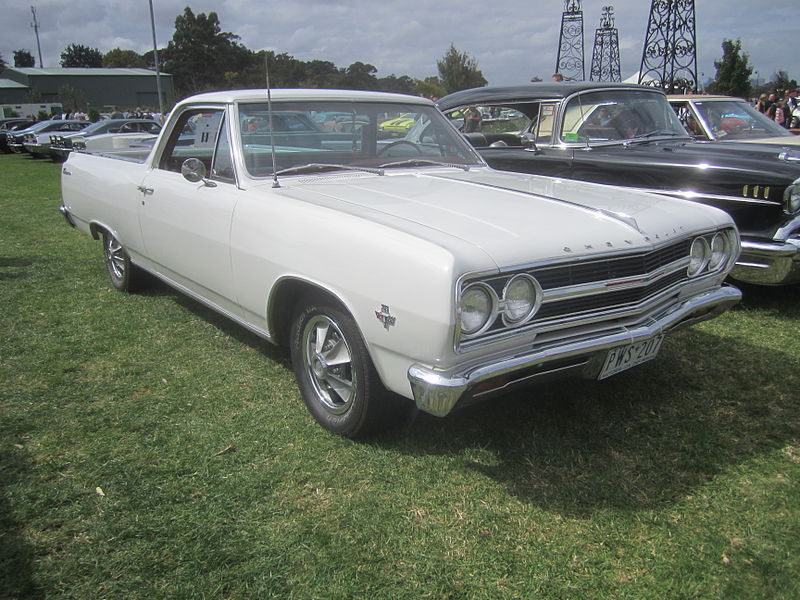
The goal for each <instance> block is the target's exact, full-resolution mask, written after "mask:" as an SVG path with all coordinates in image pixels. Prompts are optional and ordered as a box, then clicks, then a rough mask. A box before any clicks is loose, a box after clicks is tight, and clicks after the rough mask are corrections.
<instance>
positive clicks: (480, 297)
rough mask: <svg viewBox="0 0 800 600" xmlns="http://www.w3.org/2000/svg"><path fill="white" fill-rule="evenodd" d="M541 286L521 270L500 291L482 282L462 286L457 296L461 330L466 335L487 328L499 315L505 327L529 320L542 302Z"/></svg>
mask: <svg viewBox="0 0 800 600" xmlns="http://www.w3.org/2000/svg"><path fill="white" fill-rule="evenodd" d="M542 296H543V294H542V286H541V285H539V282H538V281H536V279H534V278H533V277H531V276H530V275H527V274H524V273H521V274H518V275H514V276H513V277H512V278H511V279H509V280H508V282H507V283H506V285H505V287H504V288H503V291H502V295H500V296H499V295H498V294H497V292H496V291H495V290H494V288H492V287H491V286H489V285H488V284H486V283H484V282H476V283H471V284H469V285H468V286H466V287H465V288H464V289H463V290H462V291H461V295H460V296H459V299H458V314H459V318H460V320H461V333H462V334H463V335H465V336H467V337H473V336H476V335H479V334H481V333H483V332H484V331H486V330H487V329H489V327H491V326H492V325H493V324H494V322H495V321H496V320H497V318H498V317H500V318H501V319H502V320H503V324H504V325H505V326H506V327H518V326H520V325H523V324H524V323H527V322H528V321H530V320H531V318H532V317H533V315H535V314H536V311H537V310H539V307H540V306H541V305H542Z"/></svg>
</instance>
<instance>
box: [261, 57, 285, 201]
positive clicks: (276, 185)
mask: <svg viewBox="0 0 800 600" xmlns="http://www.w3.org/2000/svg"><path fill="white" fill-rule="evenodd" d="M264 70H265V71H266V73H267V116H268V117H269V144H270V146H272V187H273V188H279V187H281V184H280V183H278V167H277V161H276V160H275V136H274V134H273V132H272V91H271V90H270V86H269V54H268V53H267V52H266V51H265V52H264Z"/></svg>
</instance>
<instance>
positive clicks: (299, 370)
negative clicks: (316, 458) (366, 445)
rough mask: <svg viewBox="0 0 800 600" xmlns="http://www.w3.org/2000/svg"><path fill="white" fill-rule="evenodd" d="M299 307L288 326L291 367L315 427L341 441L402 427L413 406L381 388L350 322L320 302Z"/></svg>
mask: <svg viewBox="0 0 800 600" xmlns="http://www.w3.org/2000/svg"><path fill="white" fill-rule="evenodd" d="M303 306H304V308H302V309H301V310H299V311H298V312H297V313H296V314H295V317H294V319H293V322H292V331H291V341H290V345H291V353H292V367H293V369H294V373H295V377H296V379H297V384H298V386H299V388H300V393H301V394H302V396H303V401H304V402H305V404H306V406H307V407H308V410H309V411H310V412H311V414H312V415H313V416H314V418H315V419H316V420H317V422H318V423H319V424H320V425H322V427H324V428H325V429H327V430H328V431H330V432H332V433H336V434H339V435H343V436H346V437H361V436H365V435H369V434H372V433H376V432H378V431H381V430H383V429H388V428H390V427H397V426H400V425H402V424H404V423H406V422H407V421H408V418H409V417H410V416H411V415H412V414H413V412H414V411H415V410H416V409H415V406H414V404H413V403H412V402H411V401H409V400H407V399H405V398H401V397H399V396H397V395H395V394H392V393H391V392H389V391H388V390H386V388H385V387H384V386H383V384H382V383H381V381H380V379H379V377H378V373H377V371H376V370H375V366H374V365H373V364H372V359H371V358H370V356H369V353H368V352H367V348H366V345H365V344H364V341H363V340H362V338H361V333H360V332H359V330H358V327H357V326H356V324H355V321H353V319H352V317H351V316H350V315H349V314H348V313H347V312H345V311H344V310H342V309H341V308H339V307H338V306H335V305H332V304H331V303H329V302H327V301H325V300H317V301H315V300H313V299H309V300H308V301H307V302H305V303H304V305H303Z"/></svg>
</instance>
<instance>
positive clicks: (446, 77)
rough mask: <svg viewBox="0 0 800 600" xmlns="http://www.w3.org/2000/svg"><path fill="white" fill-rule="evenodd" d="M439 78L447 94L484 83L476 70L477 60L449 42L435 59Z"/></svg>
mask: <svg viewBox="0 0 800 600" xmlns="http://www.w3.org/2000/svg"><path fill="white" fill-rule="evenodd" d="M436 66H437V67H438V68H439V80H440V82H441V84H442V86H444V89H445V91H446V92H447V93H448V94H452V93H453V92H457V91H459V90H466V89H469V88H474V87H481V86H484V85H486V83H487V82H486V79H484V77H483V73H481V72H480V71H479V70H478V61H477V60H475V59H474V58H472V57H471V56H470V55H469V54H467V53H466V52H459V51H458V50H457V49H456V47H455V44H453V43H452V42H451V43H450V48H448V49H447V52H445V54H444V56H443V57H442V59H441V60H438V61H436Z"/></svg>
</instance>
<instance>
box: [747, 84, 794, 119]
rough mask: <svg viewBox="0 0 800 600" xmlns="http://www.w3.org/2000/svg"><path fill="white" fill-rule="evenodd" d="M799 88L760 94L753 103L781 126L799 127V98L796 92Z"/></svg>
mask: <svg viewBox="0 0 800 600" xmlns="http://www.w3.org/2000/svg"><path fill="white" fill-rule="evenodd" d="M798 91H800V90H796V89H794V90H788V91H786V92H785V93H783V94H778V93H776V92H773V93H771V94H761V95H760V96H759V97H758V100H757V101H756V103H755V105H754V106H755V108H756V110H758V111H759V112H761V113H764V114H765V115H766V116H768V117H769V118H770V119H772V120H773V121H775V122H776V123H777V124H778V125H781V126H782V127H786V128H787V129H789V128H796V127H800V100H799V99H798V98H797V93H798Z"/></svg>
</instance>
